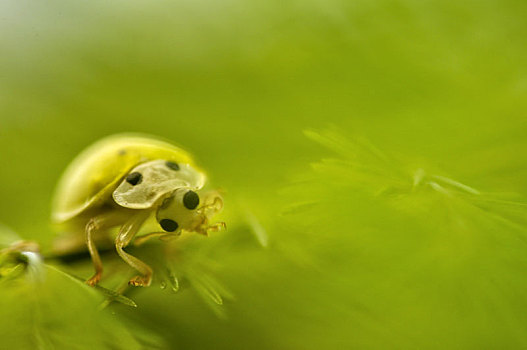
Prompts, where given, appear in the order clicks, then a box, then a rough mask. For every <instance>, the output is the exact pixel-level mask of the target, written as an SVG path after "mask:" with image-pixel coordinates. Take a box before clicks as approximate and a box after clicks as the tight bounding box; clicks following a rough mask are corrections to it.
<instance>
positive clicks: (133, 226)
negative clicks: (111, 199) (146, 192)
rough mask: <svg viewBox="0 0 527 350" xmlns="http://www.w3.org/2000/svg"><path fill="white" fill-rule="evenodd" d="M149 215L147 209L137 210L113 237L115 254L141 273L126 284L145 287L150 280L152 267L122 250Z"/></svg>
mask: <svg viewBox="0 0 527 350" xmlns="http://www.w3.org/2000/svg"><path fill="white" fill-rule="evenodd" d="M149 215H150V212H149V211H147V210H145V211H142V212H138V213H137V214H136V215H134V217H132V218H131V219H130V220H129V221H127V222H126V223H125V224H124V225H123V226H122V227H121V230H120V231H119V234H118V235H117V238H116V239H115V248H116V249H117V254H119V256H120V257H121V258H122V259H123V260H124V261H125V262H126V263H127V264H128V265H130V266H131V267H133V268H134V269H136V270H137V271H139V272H140V273H141V274H142V276H136V277H134V278H132V279H131V280H130V282H128V284H130V285H132V286H142V287H147V286H149V285H150V283H151V282H152V268H151V267H150V266H148V265H147V264H145V263H144V262H142V261H141V260H139V259H138V258H136V257H135V256H132V255H130V254H128V253H127V252H125V251H124V250H123V248H125V247H126V246H128V244H130V242H131V241H132V239H133V238H134V236H135V235H136V234H137V232H138V231H139V229H140V228H141V226H142V225H143V223H144V222H145V220H146V219H147V218H148V216H149Z"/></svg>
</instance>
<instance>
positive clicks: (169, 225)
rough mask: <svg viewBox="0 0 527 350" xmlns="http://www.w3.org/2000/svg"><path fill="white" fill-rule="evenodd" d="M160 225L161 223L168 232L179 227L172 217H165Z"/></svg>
mask: <svg viewBox="0 0 527 350" xmlns="http://www.w3.org/2000/svg"><path fill="white" fill-rule="evenodd" d="M159 225H161V227H162V228H163V230H165V231H167V232H174V231H175V230H177V228H178V227H179V225H178V224H177V222H175V221H174V220H170V219H163V220H161V221H159Z"/></svg>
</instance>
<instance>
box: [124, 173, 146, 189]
mask: <svg viewBox="0 0 527 350" xmlns="http://www.w3.org/2000/svg"><path fill="white" fill-rule="evenodd" d="M141 180H143V175H141V173H138V172H137V171H136V172H133V173H130V174H128V176H127V177H126V182H128V183H129V184H130V185H132V186H135V185H137V184H138V183H140V182H141Z"/></svg>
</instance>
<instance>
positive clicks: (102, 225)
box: [85, 212, 123, 286]
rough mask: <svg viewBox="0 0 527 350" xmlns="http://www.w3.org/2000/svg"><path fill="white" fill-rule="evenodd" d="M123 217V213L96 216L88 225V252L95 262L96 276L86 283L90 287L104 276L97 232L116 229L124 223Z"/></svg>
mask: <svg viewBox="0 0 527 350" xmlns="http://www.w3.org/2000/svg"><path fill="white" fill-rule="evenodd" d="M122 220H123V216H122V214H121V213H117V212H108V213H104V214H101V215H99V216H96V217H94V218H92V219H90V221H88V224H86V229H85V230H86V245H87V246H88V251H89V252H90V256H91V259H92V261H93V267H94V268H95V274H94V275H93V276H92V277H91V278H90V279H89V280H87V281H86V283H87V284H89V285H90V286H94V285H96V284H97V283H99V281H100V279H101V276H102V261H101V257H100V256H99V252H98V251H97V247H96V246H95V239H94V236H95V234H96V232H98V231H101V230H105V229H108V228H111V227H114V226H116V225H118V224H119V222H122Z"/></svg>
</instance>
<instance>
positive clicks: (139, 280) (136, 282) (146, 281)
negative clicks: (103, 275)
mask: <svg viewBox="0 0 527 350" xmlns="http://www.w3.org/2000/svg"><path fill="white" fill-rule="evenodd" d="M151 282H152V278H150V277H148V276H135V277H134V278H132V279H131V280H130V281H129V282H128V284H129V285H131V286H134V287H148V286H149V285H150V283H151Z"/></svg>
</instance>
